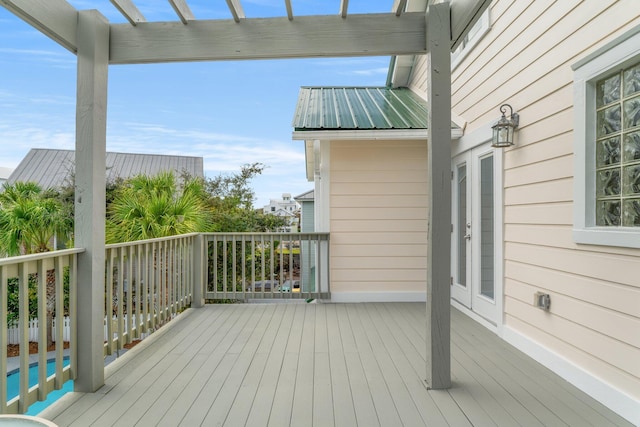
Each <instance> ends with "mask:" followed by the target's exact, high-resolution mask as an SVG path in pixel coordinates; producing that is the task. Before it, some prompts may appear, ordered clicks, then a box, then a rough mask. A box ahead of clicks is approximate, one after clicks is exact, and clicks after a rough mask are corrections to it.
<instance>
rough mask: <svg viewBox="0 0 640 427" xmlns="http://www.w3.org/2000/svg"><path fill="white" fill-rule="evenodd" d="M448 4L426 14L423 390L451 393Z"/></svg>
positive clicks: (441, 4)
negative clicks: (426, 213) (426, 215)
mask: <svg viewBox="0 0 640 427" xmlns="http://www.w3.org/2000/svg"><path fill="white" fill-rule="evenodd" d="M449 41H450V21H449V3H448V2H444V3H439V4H432V5H430V6H429V8H428V10H427V63H428V64H429V70H428V77H427V79H428V80H427V84H428V87H427V90H428V104H429V120H428V123H427V126H428V128H429V136H428V138H429V140H428V143H427V146H428V149H427V150H428V160H427V161H428V170H429V175H428V180H429V195H428V196H427V197H429V200H428V204H429V222H428V225H427V227H428V231H427V238H428V249H427V250H428V253H427V334H426V340H427V353H426V355H427V378H426V381H427V385H428V386H429V388H432V389H444V388H449V387H451V349H450V346H451V344H450V339H451V338H450V332H451V331H450V328H451V303H450V295H451V289H450V288H449V286H450V277H451V274H450V273H451V270H450V269H451V56H450V51H449Z"/></svg>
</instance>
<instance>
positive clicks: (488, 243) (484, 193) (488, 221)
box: [480, 156, 494, 299]
mask: <svg viewBox="0 0 640 427" xmlns="http://www.w3.org/2000/svg"><path fill="white" fill-rule="evenodd" d="M493 196H494V195H493V156H489V157H485V158H484V159H481V160H480V293H481V294H482V295H484V296H486V297H488V298H491V299H493V298H494V283H493V277H494V274H493V272H494V259H493V258H494V257H493V253H494V251H493V246H494V244H493V235H494V233H493V231H494V230H493V214H494V206H493Z"/></svg>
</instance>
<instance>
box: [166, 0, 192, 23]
mask: <svg viewBox="0 0 640 427" xmlns="http://www.w3.org/2000/svg"><path fill="white" fill-rule="evenodd" d="M169 3H171V6H172V7H173V10H175V11H176V13H177V14H178V17H180V20H181V21H182V23H183V24H187V23H188V22H189V21H195V19H196V17H195V16H193V13H192V12H191V9H190V8H189V5H188V4H187V2H186V0H169Z"/></svg>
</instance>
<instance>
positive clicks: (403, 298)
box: [331, 291, 427, 302]
mask: <svg viewBox="0 0 640 427" xmlns="http://www.w3.org/2000/svg"><path fill="white" fill-rule="evenodd" d="M425 301H427V292H426V291H425V292H409V291H407V292H402V291H400V292H333V291H332V292H331V302H425Z"/></svg>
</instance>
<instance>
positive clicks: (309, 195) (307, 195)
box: [293, 190, 315, 202]
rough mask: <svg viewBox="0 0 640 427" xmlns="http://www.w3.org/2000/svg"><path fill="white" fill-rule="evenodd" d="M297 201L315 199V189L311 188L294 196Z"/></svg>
mask: <svg viewBox="0 0 640 427" xmlns="http://www.w3.org/2000/svg"><path fill="white" fill-rule="evenodd" d="M293 199H294V200H295V201H296V202H310V201H313V200H314V199H315V190H309V191H307V192H305V193H302V194H299V195H297V196H295V197H294V198H293Z"/></svg>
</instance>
